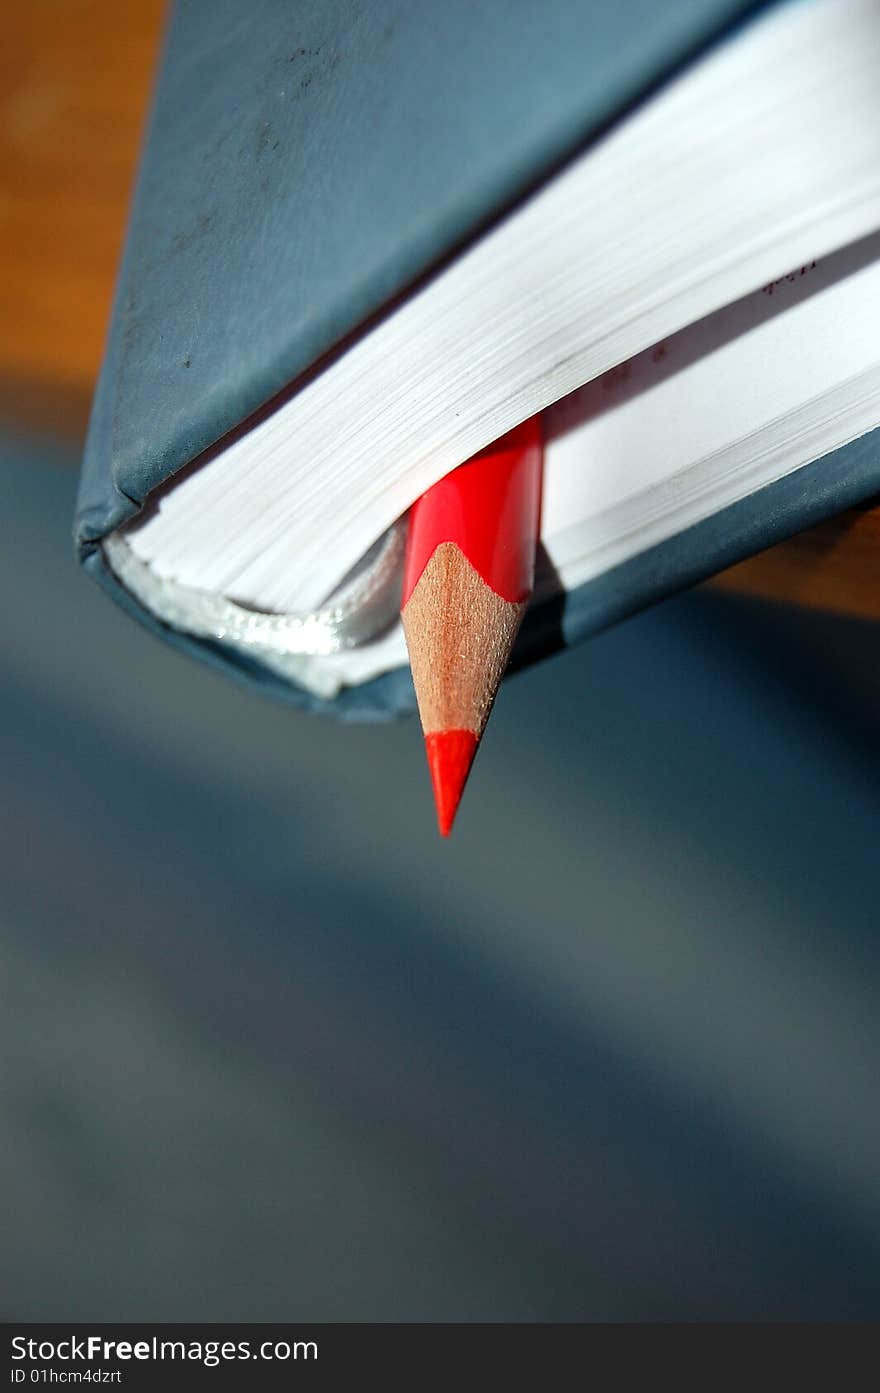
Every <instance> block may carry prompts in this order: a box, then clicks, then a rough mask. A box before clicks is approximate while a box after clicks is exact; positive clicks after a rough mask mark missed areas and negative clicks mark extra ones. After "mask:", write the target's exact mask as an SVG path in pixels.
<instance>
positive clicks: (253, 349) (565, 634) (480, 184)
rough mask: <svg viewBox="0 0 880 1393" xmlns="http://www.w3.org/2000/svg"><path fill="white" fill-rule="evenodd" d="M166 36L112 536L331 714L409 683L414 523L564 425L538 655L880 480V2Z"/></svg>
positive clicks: (95, 442)
mask: <svg viewBox="0 0 880 1393" xmlns="http://www.w3.org/2000/svg"><path fill="white" fill-rule="evenodd" d="M226 19H227V20H228V23H225V24H223V25H215V24H208V23H207V22H206V20H205V14H204V10H203V9H202V8H201V7H200V6H198V5H197V4H196V3H195V0H184V3H182V4H181V5H179V6H178V8H177V10H176V12H175V16H174V19H173V22H172V25H171V28H170V31H169V36H168V41H167V49H166V56H165V61H164V64H163V69H162V73H161V76H160V80H159V84H158V88H157V94H156V100H155V107H154V113H153V118H152V122H151V126H150V132H149V137H148V141H147V147H146V152H145V158H144V162H143V167H142V173H141V177H140V180H139V185H138V190H137V194H136V198H135V202H134V207H133V213H132V222H131V229H130V233H129V239H128V243H127V250H126V255H125V258H124V262H123V267H122V270H121V274H120V283H119V291H118V296H117V302H116V307H115V310H114V317H113V323H112V327H111V336H110V341H109V345H108V351H107V357H106V361H105V366H104V370H103V372H102V377H101V381H100V384H99V389H98V393H97V396H96V402H95V407H94V412H93V418H92V424H91V428H90V433H89V440H88V444H87V451H86V460H85V465H84V471H83V478H82V486H81V491H80V500H79V506H78V515H77V541H78V546H79V548H80V554H81V556H82V558H83V561H84V564H85V565H86V567H87V569H88V570H89V571H90V572H92V573H93V574H94V575H96V577H97V578H98V579H99V580H100V581H101V582H102V583H103V584H104V585H105V586H106V587H107V588H108V589H109V590H110V591H111V593H113V594H114V595H115V597H116V598H117V599H118V600H120V601H121V602H122V603H123V604H125V605H126V606H127V607H128V608H129V609H130V611H131V612H132V613H135V614H137V615H138V616H139V617H140V618H141V619H143V620H144V621H145V622H147V623H149V624H150V625H151V626H152V627H154V628H156V629H157V630H158V631H159V632H161V633H163V634H164V635H165V636H166V637H169V638H170V639H171V640H172V641H173V642H176V643H178V644H180V645H181V646H183V647H186V648H188V649H189V650H190V651H193V652H196V653H198V654H200V655H201V656H203V657H205V658H207V659H208V660H209V661H211V662H213V663H215V664H219V665H221V666H223V667H224V668H226V670H228V671H233V672H236V673H237V674H238V675H240V676H243V677H244V678H245V679H246V680H249V681H251V682H256V683H257V684H259V685H260V686H262V687H263V688H264V689H266V690H269V691H272V692H274V693H275V694H277V695H282V696H285V697H286V698H287V699H289V700H292V701H294V702H298V703H299V704H302V705H311V706H321V705H326V704H335V706H336V707H337V709H338V710H339V711H340V712H342V713H343V714H345V713H347V714H353V715H381V714H387V713H389V712H394V711H396V710H398V709H402V708H404V707H408V706H410V705H411V700H412V698H411V686H410V683H409V678H408V673H407V672H406V668H405V664H406V653H405V647H404V644H403V639H402V633H401V630H400V626H399V623H398V622H397V617H396V616H397V609H398V605H399V598H400V572H401V566H402V556H403V536H404V530H405V526H406V514H407V510H408V508H409V507H410V505H411V504H412V502H413V501H414V499H415V498H416V497H417V496H418V495H420V494H421V493H422V492H423V491H424V490H425V489H426V488H427V487H429V486H430V485H431V484H432V483H434V482H436V481H437V480H438V479H439V478H441V477H442V476H443V475H444V474H445V473H447V472H448V471H449V470H451V469H453V468H455V467H456V466H457V465H459V464H461V463H462V462H463V461H464V460H466V459H467V458H469V457H470V456H471V455H472V454H474V453H475V452H476V451H478V450H480V449H482V448H483V447H484V446H485V445H487V444H488V443H490V442H491V441H492V440H493V439H494V438H496V437H498V436H500V435H502V434H504V433H506V431H508V430H509V429H511V428H512V427H513V426H515V425H517V424H518V423H519V422H520V421H522V420H525V419H526V418H528V417H529V416H532V415H534V414H535V413H536V412H538V411H543V412H544V413H545V415H544V421H545V435H546V441H547V443H546V450H545V470H544V492H543V503H542V521H541V538H542V548H541V554H540V558H539V568H538V576H537V582H536V589H535V594H534V597H533V602H532V604H531V606H530V609H529V613H528V615H527V617H526V622H525V624H524V626H523V630H522V633H521V638H520V646H519V661H521V662H525V661H531V660H533V659H534V658H536V657H539V656H541V655H543V654H546V653H548V652H551V651H553V650H554V649H555V648H556V647H558V646H559V645H560V644H561V643H570V642H576V641H579V640H580V639H582V638H584V637H586V636H587V635H588V634H589V633H591V632H595V630H596V629H597V628H599V627H602V626H603V625H605V624H607V623H610V622H613V621H614V620H616V619H619V618H622V617H623V616H624V615H626V614H627V613H631V612H632V611H634V610H635V609H637V608H639V607H640V606H642V605H644V604H647V603H650V602H651V601H652V600H654V599H657V598H659V597H661V596H662V595H664V594H666V593H669V592H670V591H672V590H674V589H676V588H679V587H681V586H683V585H686V584H688V583H690V582H692V581H693V580H696V579H699V578H701V577H703V576H705V575H708V574H710V573H711V572H712V571H713V570H715V569H720V568H721V567H723V566H725V565H727V564H730V563H731V562H732V561H734V560H738V559H741V558H742V557H743V556H745V555H748V554H750V553H751V552H753V551H755V550H757V549H759V548H760V547H761V546H764V545H767V544H769V543H770V542H772V541H774V540H776V539H777V538H779V537H781V536H784V535H788V534H790V533H792V532H794V531H797V530H799V529H800V528H802V527H804V526H807V525H809V524H810V523H811V522H813V521H816V520H818V519H819V518H821V517H824V516H827V515H828V514H829V513H831V512H833V511H835V510H840V509H843V508H844V507H847V506H849V505H850V504H852V503H854V502H857V501H860V500H861V499H863V498H865V497H867V496H869V495H870V494H871V493H874V492H876V491H878V489H880V436H878V435H877V434H876V433H875V432H876V430H877V428H878V427H880V348H878V346H877V345H876V343H875V342H874V338H875V335H874V332H873V321H874V320H875V319H876V309H877V306H878V304H880V241H878V229H880V120H878V116H880V94H878V91H877V85H876V76H875V75H876V72H877V71H878V64H880V7H878V6H876V4H875V3H873V0H797V3H791V4H786V5H780V6H770V7H757V6H754V5H751V6H745V5H735V4H730V3H722V0H700V3H697V0H680V3H675V4H670V5H668V6H667V5H664V6H659V5H655V4H649V3H647V0H643V2H642V3H635V2H634V3H630V4H620V5H616V6H611V5H608V4H606V3H602V4H600V3H598V0H594V2H593V3H590V4H583V3H577V4H576V3H574V0H551V2H550V3H548V4H547V5H545V6H542V7H533V6H528V5H524V4H518V3H516V0H491V3H488V4H485V5H481V6H478V7H472V6H470V5H466V4H464V3H463V0H462V3H457V2H456V3H451V4H449V5H448V6H443V7H421V6H405V5H402V4H398V3H392V0H374V3H371V4H362V5H361V6H359V7H354V8H352V7H351V6H349V5H347V4H343V3H342V0H339V3H336V4H323V5H320V6H318V5H310V4H300V5H299V6H296V7H293V9H291V7H289V6H286V5H280V4H275V3H272V2H271V0H260V3H259V4H258V5H256V6H255V7H252V8H250V7H249V10H248V14H247V17H245V16H244V14H243V12H239V10H238V9H237V8H236V7H235V6H230V7H228V9H227V12H226Z"/></svg>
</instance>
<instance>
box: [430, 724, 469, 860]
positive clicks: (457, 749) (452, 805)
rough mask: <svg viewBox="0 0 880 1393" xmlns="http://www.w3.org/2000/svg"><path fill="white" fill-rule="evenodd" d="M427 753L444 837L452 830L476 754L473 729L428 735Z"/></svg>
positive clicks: (441, 831) (433, 732) (432, 732)
mask: <svg viewBox="0 0 880 1393" xmlns="http://www.w3.org/2000/svg"><path fill="white" fill-rule="evenodd" d="M425 751H426V753H427V756H428V768H429V769H430V771H431V783H432V784H433V786H434V802H435V804H436V807H437V824H438V826H439V828H440V835H441V837H448V836H449V833H450V832H451V831H452V824H453V822H454V821H455V814H456V813H457V811H458V805H459V803H460V801H461V795H462V793H463V791H464V786H465V784H466V783H467V776H468V774H469V773H470V769H471V765H472V764H473V762H474V755H475V754H476V752H477V737H476V735H474V732H473V731H472V730H436V731H431V732H430V734H428V735H426V736H425Z"/></svg>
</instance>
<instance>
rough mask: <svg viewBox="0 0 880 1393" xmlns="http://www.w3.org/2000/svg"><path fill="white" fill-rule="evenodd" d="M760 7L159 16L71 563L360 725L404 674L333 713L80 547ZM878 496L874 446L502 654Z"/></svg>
mask: <svg viewBox="0 0 880 1393" xmlns="http://www.w3.org/2000/svg"><path fill="white" fill-rule="evenodd" d="M759 8H761V7H760V6H759V5H756V4H754V3H743V0H676V3H673V4H668V5H666V4H658V3H656V0H625V2H623V3H620V4H616V5H611V4H608V3H597V2H596V0H591V3H584V2H583V0H545V3H543V4H541V5H535V4H531V3H527V0H485V2H484V3H481V4H479V5H474V4H472V3H469V0H445V3H444V4H442V5H434V4H427V3H425V4H421V3H418V4H410V3H405V0H297V3H295V4H290V3H284V2H283V0H252V3H250V4H249V5H247V6H243V5H241V4H239V3H236V2H235V0H222V2H221V3H212V4H210V5H208V4H206V3H200V0H180V3H178V5H177V6H176V8H175V10H174V12H173V15H172V18H171V22H170V25H169V29H168V33H167V36H166V44H165V55H164V60H163V64H162V68H161V72H160V75H159V79H158V84H157V89H156V93H155V98H154V106H153V113H152V118H151V121H150V125H149V130H148V136H147V141H146V147H145V151H144V156H143V160H142V165H141V171H140V177H139V181H138V186H137V191H136V195H135V199H134V203H133V208H132V213H131V219H130V227H129V233H128V238H127V243H126V250H125V255H124V259H123V264H122V267H121V270H120V275H119V282H118V289H117V296H116V301H115V306H114V311H113V317H112V323H111V330H110V337H109V341H108V347H107V352H106V357H105V362H104V366H103V370H102V374H101V378H100V383H99V387H98V391H97V394H96V399H95V403H94V408H93V415H92V421H91V425H90V431H89V438H88V443H87V449H86V456H85V461H84V466H83V472H82V480H81V488H80V495H79V501H78V507H77V515H76V524H75V536H76V545H77V548H78V551H79V554H80V556H81V559H82V561H83V564H84V565H85V567H86V569H87V570H88V571H89V572H90V573H91V574H92V575H93V576H94V577H95V578H96V579H97V580H98V581H99V582H100V583H101V584H102V585H103V586H105V587H106V588H107V589H108V591H109V592H110V593H111V594H112V595H113V597H114V598H115V599H116V600H117V601H118V602H119V603H121V604H122V605H124V606H125V607H126V608H127V609H128V610H129V611H130V612H131V613H132V614H134V615H135V616H136V617H137V618H139V619H140V620H141V621H142V622H144V623H146V624H147V625H149V626H150V627H152V628H154V629H155V630H156V631H157V632H159V633H160V634H161V635H162V636H163V637H164V638H166V639H168V640H169V641H170V642H172V643H175V644H177V645H178V646H181V647H183V648H185V649H187V650H188V651H190V652H192V653H194V654H195V655H197V656H199V657H201V658H202V659H204V660H206V661H208V662H210V663H212V664H214V665H217V666H219V667H220V668H222V669H223V670H225V671H227V672H229V673H231V674H233V675H236V676H238V677H240V678H243V679H244V680H246V681H248V682H250V683H254V684H256V685H258V686H259V687H260V688H261V689H263V690H264V691H266V692H269V693H271V694H273V695H276V696H279V697H281V698H282V699H285V700H288V701H291V702H293V703H295V704H298V705H303V706H308V707H313V708H318V707H321V706H323V705H331V706H333V708H334V709H335V710H337V711H338V712H339V714H341V715H350V716H355V717H371V716H372V717H381V716H385V715H388V714H394V713H395V712H397V711H399V710H404V709H410V708H411V707H412V704H413V701H412V688H411V683H410V679H409V675H408V673H407V672H406V671H401V670H395V671H392V672H389V673H386V674H385V675H383V676H380V677H378V678H376V679H374V680H373V681H371V682H367V683H365V684H363V685H362V686H359V687H349V688H345V689H344V690H343V691H341V692H340V693H339V695H338V696H337V697H336V698H335V700H334V701H332V702H329V703H328V702H326V701H324V700H322V698H320V697H319V696H315V695H314V694H313V693H309V692H307V691H305V690H302V689H301V688H300V687H298V686H297V684H296V683H295V682H292V681H290V680H287V679H286V678H283V677H281V676H279V675H278V673H277V672H272V671H271V670H270V669H268V668H267V667H265V666H264V665H263V664H261V663H260V662H258V661H256V660H254V659H253V658H251V657H248V656H247V655H246V654H243V653H242V652H241V651H234V650H232V649H231V648H229V647H228V646H226V645H224V644H223V643H221V642H218V641H215V640H211V639H199V638H197V637H194V636H192V635H190V634H186V633H183V632H180V631H179V630H176V629H174V628H172V627H170V626H169V625H167V624H164V623H162V622H160V621H159V620H158V619H156V618H155V616H153V615H152V614H151V613H150V612H149V611H148V610H147V609H145V608H144V606H143V605H142V604H141V603H140V602H139V601H138V600H137V599H135V598H134V596H133V595H131V594H130V593H129V592H128V591H126V590H125V589H124V588H123V587H122V586H121V584H120V583H119V581H118V580H117V578H116V577H115V575H114V574H113V572H112V571H111V570H110V568H109V567H108V565H107V563H106V558H105V555H104V552H103V550H102V547H101V542H102V540H103V539H104V538H106V537H107V536H108V534H110V533H111V532H112V531H113V530H114V529H116V528H117V527H119V526H120V525H121V524H123V523H125V522H126V521H128V520H129V519H131V518H132V517H134V516H135V515H136V514H137V513H138V512H139V511H140V510H141V509H142V508H143V506H144V504H145V503H146V502H147V501H148V500H149V498H150V496H151V495H152V494H153V493H154V491H155V490H156V489H157V488H158V487H160V486H161V485H162V484H163V483H164V482H165V481H167V480H168V479H169V478H171V476H173V475H175V474H177V473H178V472H179V471H180V470H182V469H183V468H185V466H187V465H188V464H190V463H191V462H192V461H193V460H194V459H196V458H197V457H198V456H200V455H201V454H202V453H203V452H204V451H206V450H207V449H208V448H209V447H211V446H212V445H213V444H214V443H215V442H217V441H218V440H220V439H221V438H222V437H224V436H227V435H228V434H229V432H232V431H234V430H235V429H236V428H237V427H238V426H239V425H240V424H241V423H242V422H243V421H245V420H246V419H247V418H249V417H251V416H252V415H253V414H254V413H255V412H257V411H258V410H259V409H260V408H261V407H263V406H264V405H265V403H267V402H268V401H270V400H271V399H272V398H273V397H274V396H276V394H278V393H279V392H281V391H283V390H284V389H285V388H287V387H288V386H289V384H290V383H292V382H295V381H297V380H300V379H303V377H304V375H306V374H308V373H310V372H312V371H314V370H315V368H316V367H317V366H318V365H320V363H321V362H322V360H324V359H325V358H326V355H328V354H329V353H331V352H332V351H334V350H336V349H337V348H338V347H339V346H340V345H341V344H344V343H345V341H346V340H347V339H348V338H349V337H350V336H352V335H353V334H355V333H356V332H357V331H359V330H360V329H362V328H363V326H364V325H366V324H368V323H370V321H371V320H373V319H374V318H375V317H376V316H378V315H380V314H381V313H382V311H383V310H384V309H386V308H387V307H388V306H389V305H391V304H393V303H395V302H396V301H398V300H399V299H400V298H401V297H402V296H405V294H406V293H407V291H408V289H409V288H410V287H412V286H414V285H415V284H417V283H418V282H419V281H420V279H421V278H423V277H424V276H425V275H426V274H428V273H429V272H430V271H431V270H432V269H433V268H435V267H437V266H438V265H439V264H441V263H443V262H444V260H445V259H448V258H449V257H451V256H453V255H454V254H455V253H456V252H457V251H459V250H460V249H461V248H463V247H466V246H467V245H468V244H469V243H471V242H472V241H473V240H474V239H475V238H477V237H478V236H480V234H481V233H482V232H483V231H484V230H485V229H486V228H488V227H491V226H492V225H493V224H494V223H495V222H496V221H497V219H498V218H499V217H501V216H502V215H503V214H504V213H505V212H506V211H507V210H509V209H510V208H511V207H512V206H514V205H515V204H516V203H517V202H518V201H519V200H521V199H523V197H525V196H527V195H528V194H529V192H530V191H532V190H534V189H535V188H537V187H539V186H540V185H541V184H542V182H543V181H545V180H546V179H548V178H549V177H551V176H552V175H553V174H554V173H555V172H556V171H558V170H559V169H561V168H562V167H564V165H565V164H566V162H567V161H568V160H570V159H571V158H572V157H573V156H575V155H577V154H578V153H579V152H582V151H583V150H585V149H586V148H587V147H588V146H589V145H590V143H591V142H592V141H593V140H594V139H595V138H596V137H597V136H598V135H600V134H601V133H602V132H603V131H605V130H606V129H607V128H608V126H609V124H610V123H612V122H613V121H615V120H617V119H619V118H621V117H623V116H625V115H626V113H627V112H628V111H629V110H630V109H632V108H634V107H635V106H636V105H637V104H638V103H639V101H640V100H642V99H643V98H644V97H646V96H647V95H649V94H650V93H651V92H652V91H653V90H655V89H656V88H657V86H658V84H660V83H661V82H662V81H663V80H664V79H666V78H667V77H669V76H670V75H673V74H674V73H676V72H677V71H679V70H681V69H682V68H684V67H685V66H686V65H687V64H689V63H690V62H691V61H692V60H693V59H694V58H696V57H697V56H699V55H700V54H701V53H703V52H705V51H706V50H707V49H709V48H710V47H711V46H712V45H713V44H715V43H716V42H717V41H718V40H719V39H720V38H722V37H724V36H725V35H727V34H729V33H730V32H731V30H732V29H734V28H735V27H736V26H738V25H739V24H740V23H741V22H743V21H744V20H745V19H747V18H748V17H749V16H750V15H751V13H752V12H754V11H756V10H758V9H759ZM877 490H880V447H878V438H877V435H876V434H874V435H867V436H863V437H862V438H861V439H860V440H857V441H856V442H854V443H853V444H850V445H848V446H846V447H845V448H844V449H842V450H840V451H838V452H837V454H836V455H835V456H834V463H833V468H831V469H829V468H828V467H827V460H826V461H821V467H820V465H819V464H814V465H810V466H807V467H806V468H803V469H800V470H798V471H797V472H796V473H794V474H792V475H790V476H789V477H787V478H785V479H783V480H781V481H779V482H777V483H774V484H773V485H771V486H769V487H767V488H764V489H761V490H759V491H758V492H756V493H754V494H752V495H751V496H750V497H749V498H747V499H745V500H742V501H740V502H738V503H736V504H735V505H733V506H732V507H728V508H725V509H724V510H723V511H722V512H720V513H718V514H716V515H715V516H713V517H712V518H709V519H708V520H704V521H702V522H700V523H698V524H697V525H696V526H694V527H691V528H689V529H688V530H687V532H686V533H684V534H682V535H679V536H677V537H674V538H672V539H670V540H668V541H665V542H662V543H661V544H660V545H658V546H655V547H652V548H649V549H648V550H647V551H645V552H643V553H642V554H641V555H639V556H637V557H635V558H633V559H631V560H629V561H627V562H625V563H624V564H622V565H619V566H616V567H613V568H612V569H610V570H609V571H608V572H607V573H605V574H604V575H602V576H600V577H599V578H598V579H595V580H592V581H590V582H589V583H588V584H586V585H583V586H580V587H579V588H577V589H575V590H573V591H570V592H569V593H568V594H567V595H564V596H560V598H559V602H558V604H550V605H546V606H544V607H543V608H542V611H541V612H540V614H538V615H536V616H535V618H534V621H533V622H529V621H527V622H526V625H525V626H524V629H523V632H522V635H521V640H520V644H519V648H518V655H517V660H518V661H519V662H529V661H532V660H534V659H535V658H537V657H539V656H542V655H544V654H546V653H548V652H551V651H553V649H554V648H557V647H559V646H562V645H566V644H570V643H573V642H577V641H579V640H581V639H582V638H584V637H586V636H587V635H588V634H590V633H592V632H595V631H596V630H597V629H599V628H601V627H603V626H605V625H607V624H609V623H611V622H614V621H616V620H617V619H620V618H623V617H624V616H626V615H627V614H629V613H632V612H633V611H635V610H636V609H638V608H640V607H643V606H644V605H646V604H648V603H650V602H652V601H653V600H655V599H657V598H660V597H661V596H663V595H665V594H668V593H670V592H671V591H673V590H675V589H678V588H681V587H682V586H685V585H687V584H690V583H692V582H693V581H696V580H698V579H700V578H702V577H704V576H705V575H707V574H710V573H711V572H713V571H715V570H718V569H720V568H721V567H723V566H726V565H728V564H730V563H732V562H734V561H736V560H739V559H741V558H742V557H743V556H746V555H748V554H750V553H752V552H754V551H756V550H758V549H760V548H761V547H763V546H767V545H769V544H771V543H772V542H774V541H776V540H778V539H780V538H782V537H784V536H787V535H790V534H791V533H793V532H795V531H797V530H799V529H801V528H803V527H805V526H809V525H810V524H811V523H813V522H815V521H818V520H820V519H821V518H823V517H825V516H828V515H829V514H830V513H832V512H834V511H838V510H840V509H843V508H845V507H847V506H848V505H850V504H852V503H854V502H857V501H860V500H862V499H864V498H865V497H867V496H868V495H870V494H871V493H873V492H876V491H877Z"/></svg>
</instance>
